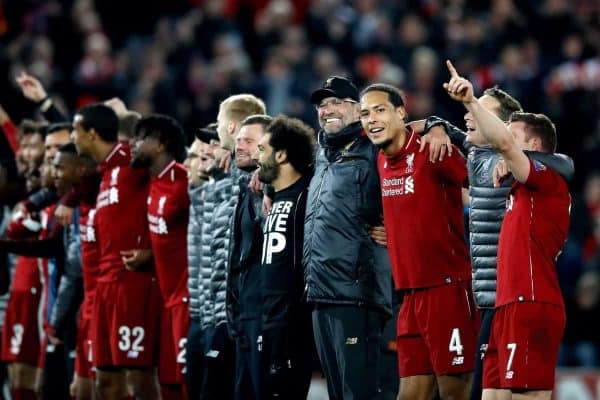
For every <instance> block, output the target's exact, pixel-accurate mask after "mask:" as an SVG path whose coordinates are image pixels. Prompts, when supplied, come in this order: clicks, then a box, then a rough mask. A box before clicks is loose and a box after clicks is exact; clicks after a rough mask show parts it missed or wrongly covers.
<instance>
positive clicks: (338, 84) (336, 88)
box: [310, 76, 358, 104]
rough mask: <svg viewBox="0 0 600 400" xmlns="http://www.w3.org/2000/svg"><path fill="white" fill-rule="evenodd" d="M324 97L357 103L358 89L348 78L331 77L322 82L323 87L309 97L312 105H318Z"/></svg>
mask: <svg viewBox="0 0 600 400" xmlns="http://www.w3.org/2000/svg"><path fill="white" fill-rule="evenodd" d="M326 97H337V98H339V99H352V100H354V101H357V102H358V89H357V88H356V86H355V85H354V83H352V81H350V80H349V79H348V78H344V77H342V76H332V77H330V78H328V79H327V80H326V81H325V82H323V86H321V88H320V89H317V90H315V91H314V92H313V94H312V95H311V96H310V102H311V103H312V104H318V103H320V102H321V100H323V99H324V98H326Z"/></svg>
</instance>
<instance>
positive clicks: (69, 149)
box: [58, 142, 77, 156]
mask: <svg viewBox="0 0 600 400" xmlns="http://www.w3.org/2000/svg"><path fill="white" fill-rule="evenodd" d="M58 151H59V152H60V153H64V154H72V155H74V156H77V147H75V143H73V142H69V143H65V144H63V145H62V146H60V147H59V148H58Z"/></svg>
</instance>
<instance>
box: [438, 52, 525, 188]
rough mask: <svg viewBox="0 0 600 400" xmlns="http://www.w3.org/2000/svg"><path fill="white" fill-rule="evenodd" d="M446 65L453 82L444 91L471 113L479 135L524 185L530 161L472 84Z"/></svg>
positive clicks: (445, 84)
mask: <svg viewBox="0 0 600 400" xmlns="http://www.w3.org/2000/svg"><path fill="white" fill-rule="evenodd" d="M446 65H447V67H448V70H449V71H450V81H449V82H447V83H444V89H446V91H447V92H448V95H449V96H450V97H451V98H452V99H454V100H456V101H460V102H462V103H463V105H464V106H465V107H466V109H467V110H469V111H470V112H471V114H472V115H473V118H474V119H475V121H477V126H478V127H479V131H480V132H481V134H482V135H483V137H484V138H485V139H486V140H487V141H488V143H489V144H490V145H492V147H494V148H495V149H496V150H497V151H498V152H499V153H500V154H502V157H503V158H504V160H505V161H506V164H507V166H508V168H509V169H510V171H511V172H512V174H513V176H514V178H515V179H516V180H517V181H519V182H521V183H525V182H526V181H527V178H528V177H529V169H530V162H529V158H527V156H526V155H525V153H523V151H522V150H521V149H520V148H519V146H518V145H517V142H516V141H515V139H514V137H513V135H512V134H511V133H510V131H509V130H508V128H507V127H506V125H504V122H502V121H501V120H500V118H498V117H497V116H495V115H494V114H492V113H491V112H490V111H488V110H487V109H486V108H485V107H483V106H482V105H481V104H480V103H479V101H478V100H477V98H476V97H475V96H474V95H473V84H471V82H469V81H468V80H467V79H465V78H463V77H461V76H459V75H458V72H456V69H455V68H454V66H453V65H452V63H451V62H450V61H446Z"/></svg>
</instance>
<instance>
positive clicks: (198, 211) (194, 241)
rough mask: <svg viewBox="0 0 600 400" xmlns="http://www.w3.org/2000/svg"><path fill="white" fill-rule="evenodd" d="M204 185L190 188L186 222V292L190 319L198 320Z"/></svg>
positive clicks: (200, 290)
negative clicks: (188, 210) (188, 296)
mask: <svg viewBox="0 0 600 400" xmlns="http://www.w3.org/2000/svg"><path fill="white" fill-rule="evenodd" d="M203 190H204V184H203V185H201V186H199V187H195V188H190V191H189V193H190V219H189V222H188V234H187V249H188V291H189V292H190V317H191V318H192V319H194V320H199V319H200V306H201V304H202V286H201V283H202V281H201V275H200V262H201V260H202V244H201V239H200V238H201V237H202V236H201V235H202V205H203V201H202V193H203Z"/></svg>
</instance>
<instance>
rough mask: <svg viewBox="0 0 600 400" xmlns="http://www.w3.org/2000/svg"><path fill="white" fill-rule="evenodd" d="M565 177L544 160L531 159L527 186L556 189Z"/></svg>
mask: <svg viewBox="0 0 600 400" xmlns="http://www.w3.org/2000/svg"><path fill="white" fill-rule="evenodd" d="M562 180H563V178H562V177H561V176H560V175H559V174H558V173H556V172H555V171H553V170H552V169H550V168H548V167H546V166H545V165H544V164H543V163H542V162H540V161H537V160H532V159H529V176H528V177H527V182H525V186H527V187H528V188H530V189H533V190H537V191H554V190H555V188H556V187H558V185H560V184H561V182H560V181H562Z"/></svg>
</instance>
